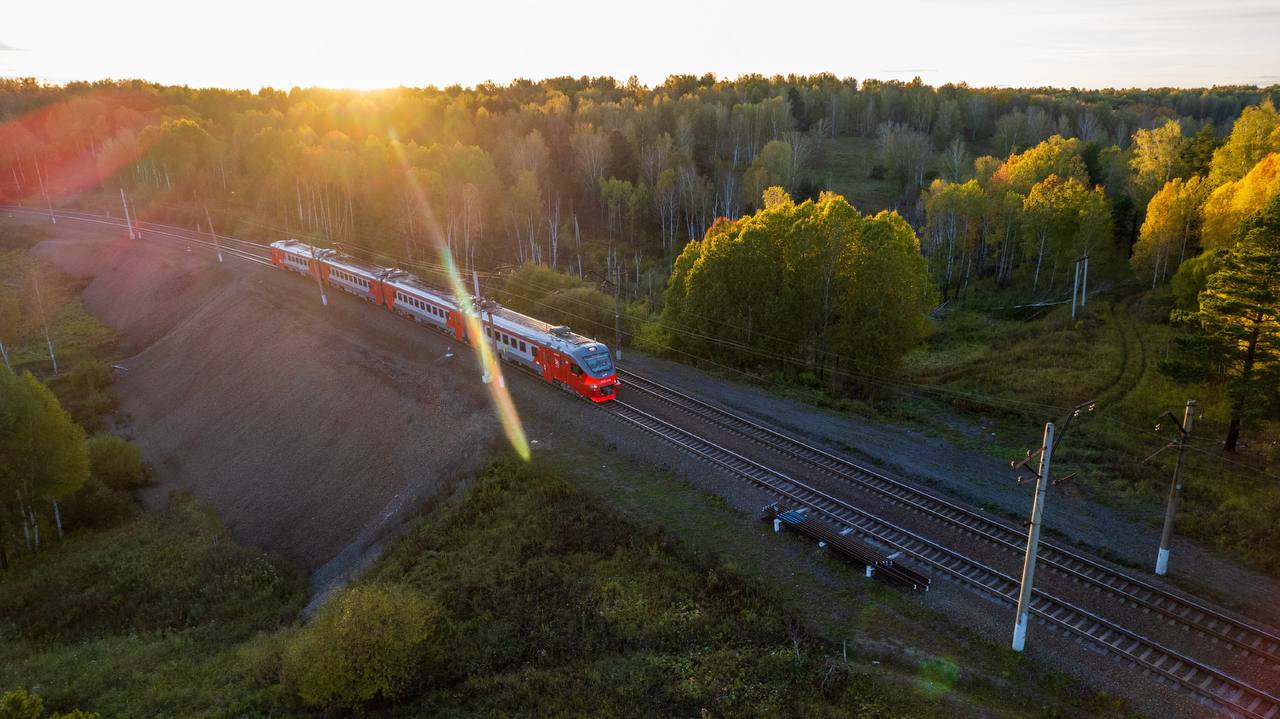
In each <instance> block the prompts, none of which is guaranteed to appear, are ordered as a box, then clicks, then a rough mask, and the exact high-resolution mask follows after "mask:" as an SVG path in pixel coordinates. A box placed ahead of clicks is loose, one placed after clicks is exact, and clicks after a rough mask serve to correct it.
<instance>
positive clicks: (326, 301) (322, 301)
mask: <svg viewBox="0 0 1280 719" xmlns="http://www.w3.org/2000/svg"><path fill="white" fill-rule="evenodd" d="M320 304H322V305H324V306H325V307H328V306H329V298H328V297H325V296H324V295H320Z"/></svg>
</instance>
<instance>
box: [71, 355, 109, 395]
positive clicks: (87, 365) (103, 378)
mask: <svg viewBox="0 0 1280 719" xmlns="http://www.w3.org/2000/svg"><path fill="white" fill-rule="evenodd" d="M112 379H113V378H112V376H111V367H110V366H108V365H107V363H106V362H99V361H97V360H91V359H87V360H81V361H79V362H77V363H76V365H75V367H73V368H72V369H71V373H70V374H69V375H68V381H69V382H70V383H71V388H72V389H74V390H75V391H76V393H77V394H79V395H80V396H88V395H90V394H94V393H97V392H100V391H102V390H103V389H105V388H106V387H107V386H108V385H110V384H111V380H112Z"/></svg>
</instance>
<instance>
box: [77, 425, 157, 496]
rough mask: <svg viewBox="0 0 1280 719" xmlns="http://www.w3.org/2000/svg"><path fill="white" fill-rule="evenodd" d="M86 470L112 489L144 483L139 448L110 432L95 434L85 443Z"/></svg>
mask: <svg viewBox="0 0 1280 719" xmlns="http://www.w3.org/2000/svg"><path fill="white" fill-rule="evenodd" d="M87 447H88V450H89V473H90V476H92V477H93V478H94V479H96V480H98V481H99V482H102V483H103V484H105V485H107V486H108V487H111V488H112V489H126V490H127V489H137V488H138V487H141V486H143V485H144V484H146V483H147V476H146V473H145V472H144V471H143V468H142V451H141V450H139V449H138V447H137V446H136V445H134V444H133V443H131V442H129V441H128V440H126V439H124V438H122V437H117V436H115V435H113V434H98V435H94V436H93V438H91V439H90V440H89V441H88V443H87Z"/></svg>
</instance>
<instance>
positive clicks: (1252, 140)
mask: <svg viewBox="0 0 1280 719" xmlns="http://www.w3.org/2000/svg"><path fill="white" fill-rule="evenodd" d="M1273 152H1280V112H1276V108H1275V105H1273V104H1272V103H1271V101H1270V100H1265V101H1263V102H1262V103H1261V104H1259V105H1255V106H1253V107H1246V108H1245V109H1244V112H1242V113H1240V117H1239V118H1237V119H1236V122H1235V125H1233V126H1232V128H1231V136H1230V137H1228V138H1227V141H1226V142H1225V143H1223V144H1222V147H1219V148H1218V149H1217V150H1214V152H1213V162H1212V163H1210V167H1209V184H1210V186H1213V187H1217V186H1218V185H1221V184H1223V183H1225V182H1230V181H1232V180H1238V179H1240V178H1241V177H1244V175H1245V173H1247V172H1249V170H1250V169H1251V168H1252V167H1253V166H1254V165H1256V164H1258V162H1259V161H1260V160H1262V158H1264V157H1266V156H1267V155H1269V154H1271V153H1273Z"/></svg>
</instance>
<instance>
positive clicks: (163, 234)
mask: <svg viewBox="0 0 1280 719" xmlns="http://www.w3.org/2000/svg"><path fill="white" fill-rule="evenodd" d="M0 209H3V211H4V212H8V213H20V214H23V215H25V216H33V217H47V216H48V215H49V212H48V211H47V210H37V209H33V208H30V207H12V206H9V207H4V208H0ZM53 215H54V217H57V218H58V219H60V220H70V221H72V222H82V223H89V224H96V225H106V226H110V227H116V228H119V229H121V230H127V228H128V225H127V224H126V223H125V221H124V219H122V218H118V217H111V216H109V215H98V214H94V213H91V212H81V211H77V210H55V211H54V213H53ZM133 226H134V228H135V229H136V230H138V231H139V232H145V233H146V234H147V236H155V237H160V238H162V239H166V240H176V241H181V242H190V243H192V244H196V245H201V246H204V247H208V248H210V249H214V248H215V247H217V249H219V250H221V251H222V253H223V254H224V255H231V256H232V257H238V258H240V259H242V260H245V261H248V262H252V263H254V264H259V265H267V266H270V265H271V248H270V247H268V246H266V245H261V244H258V243H256V242H251V241H249V240H241V239H238V238H235V237H227V236H225V235H218V243H217V245H215V244H214V242H213V241H212V240H211V239H210V238H209V235H208V234H205V233H199V232H196V231H195V230H188V229H186V228H183V227H174V226H172V225H161V224H158V223H154V222H144V221H139V222H134V223H133Z"/></svg>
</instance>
